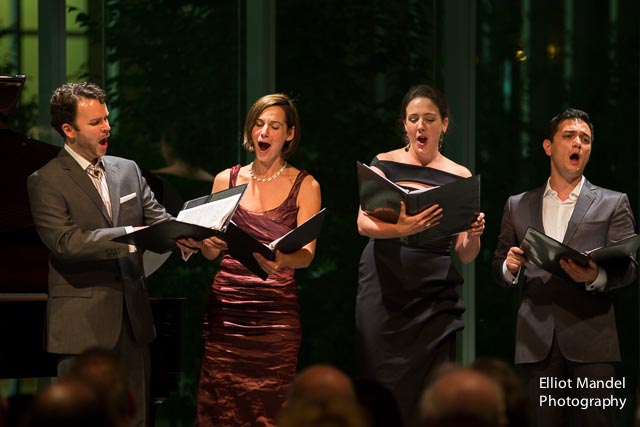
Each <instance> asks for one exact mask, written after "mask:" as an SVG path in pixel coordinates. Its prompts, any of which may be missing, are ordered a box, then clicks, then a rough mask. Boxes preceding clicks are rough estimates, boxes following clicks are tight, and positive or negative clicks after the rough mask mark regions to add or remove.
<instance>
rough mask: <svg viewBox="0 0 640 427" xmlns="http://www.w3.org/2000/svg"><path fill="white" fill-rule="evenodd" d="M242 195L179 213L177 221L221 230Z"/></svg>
mask: <svg viewBox="0 0 640 427" xmlns="http://www.w3.org/2000/svg"><path fill="white" fill-rule="evenodd" d="M241 196H242V195H241V194H237V195H235V196H230V197H226V198H224V199H221V200H215V201H213V202H209V203H205V204H204V205H200V206H196V207H194V208H189V209H185V210H183V211H180V212H179V213H178V217H177V220H178V221H182V222H188V223H189V224H196V225H200V226H202V227H207V228H214V229H216V230H219V229H220V228H222V225H223V224H224V222H225V221H226V219H227V217H228V216H229V214H230V213H231V212H233V209H234V208H235V206H236V204H237V203H238V201H239V200H240V197H241Z"/></svg>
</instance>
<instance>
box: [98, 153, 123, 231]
mask: <svg viewBox="0 0 640 427" xmlns="http://www.w3.org/2000/svg"><path fill="white" fill-rule="evenodd" d="M102 162H103V163H104V168H105V170H106V174H107V186H108V187H109V198H110V199H111V216H112V220H113V224H114V225H117V224H118V217H119V216H120V182H121V181H120V180H119V179H117V177H118V165H116V164H115V163H113V162H109V161H107V159H106V158H105V157H103V158H102Z"/></svg>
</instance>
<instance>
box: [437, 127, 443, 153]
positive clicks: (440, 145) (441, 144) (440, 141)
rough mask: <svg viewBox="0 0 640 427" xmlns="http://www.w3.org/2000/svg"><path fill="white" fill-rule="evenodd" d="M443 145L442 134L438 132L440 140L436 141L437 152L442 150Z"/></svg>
mask: <svg viewBox="0 0 640 427" xmlns="http://www.w3.org/2000/svg"><path fill="white" fill-rule="evenodd" d="M443 145H444V132H440V140H439V141H438V151H440V150H442V146H443Z"/></svg>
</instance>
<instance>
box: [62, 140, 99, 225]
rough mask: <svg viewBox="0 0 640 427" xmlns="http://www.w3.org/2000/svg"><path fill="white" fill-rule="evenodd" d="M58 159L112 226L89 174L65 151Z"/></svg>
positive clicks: (63, 150)
mask: <svg viewBox="0 0 640 427" xmlns="http://www.w3.org/2000/svg"><path fill="white" fill-rule="evenodd" d="M58 159H59V160H60V164H61V166H62V169H64V170H65V171H66V172H67V175H69V178H71V180H72V181H74V182H75V183H76V185H77V186H78V187H80V189H81V190H82V191H83V192H84V193H85V194H86V195H87V196H88V197H89V198H90V199H91V201H92V202H93V203H94V204H95V206H96V208H97V209H98V210H99V211H100V212H101V213H102V216H103V217H104V219H105V220H107V222H109V224H111V219H110V218H109V213H108V212H107V208H106V207H105V206H104V202H103V201H102V198H101V197H100V194H99V193H98V190H97V189H96V187H95V186H94V185H93V182H92V181H91V178H89V176H88V175H87V172H86V171H84V170H82V168H81V167H80V165H79V164H78V162H76V161H75V159H74V158H73V157H71V155H70V154H69V153H67V151H66V150H65V149H62V150H60V153H59V154H58Z"/></svg>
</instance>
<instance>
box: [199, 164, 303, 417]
mask: <svg viewBox="0 0 640 427" xmlns="http://www.w3.org/2000/svg"><path fill="white" fill-rule="evenodd" d="M239 170H240V165H236V166H234V167H233V168H232V169H231V178H230V183H229V184H230V186H235V181H236V178H237V176H238V171H239ZM307 175H308V174H307V172H305V171H302V172H300V173H299V174H298V176H297V178H296V180H295V182H294V184H293V186H292V188H291V191H290V192H289V195H288V196H287V199H286V200H285V201H284V202H283V203H282V204H281V205H280V206H278V207H277V208H275V209H272V210H269V211H266V212H250V211H248V210H246V209H244V208H242V206H239V207H238V209H237V211H236V213H235V215H234V217H233V221H234V222H235V223H236V224H237V225H238V226H239V227H240V228H242V229H243V230H245V231H247V232H249V233H251V234H252V235H253V236H254V237H256V238H257V239H259V240H260V241H262V242H264V243H270V242H272V241H273V240H275V239H277V238H278V237H281V236H282V235H284V234H285V233H286V232H288V231H289V230H292V229H293V228H295V227H296V225H297V215H298V207H297V205H296V199H297V197H298V192H299V190H300V185H301V184H302V180H303V179H304V178H305V176H307ZM293 273H294V270H293V269H290V268H286V269H282V270H280V271H279V272H278V274H277V275H270V276H269V277H268V279H267V280H265V281H263V280H262V279H260V278H259V277H258V276H256V275H255V274H253V273H252V272H251V271H250V270H248V269H247V268H246V267H244V266H243V265H242V264H240V263H239V262H238V261H236V260H235V259H234V258H232V257H230V256H229V255H225V256H224V258H223V259H222V261H221V263H220V269H219V270H218V273H217V274H216V276H215V278H214V281H213V285H212V286H211V295H210V298H209V306H208V309H207V314H206V318H205V322H204V332H203V337H204V355H203V358H202V369H201V372H200V386H199V390H198V413H197V423H196V425H197V426H198V427H254V426H274V419H275V417H276V415H277V413H278V411H279V410H280V409H281V408H282V405H283V403H284V401H285V399H286V393H287V390H288V388H289V384H290V383H291V380H292V379H293V376H294V375H295V373H296V365H297V362H298V350H299V348H300V337H301V332H300V318H299V307H298V294H297V285H296V282H295V280H294V277H293Z"/></svg>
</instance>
